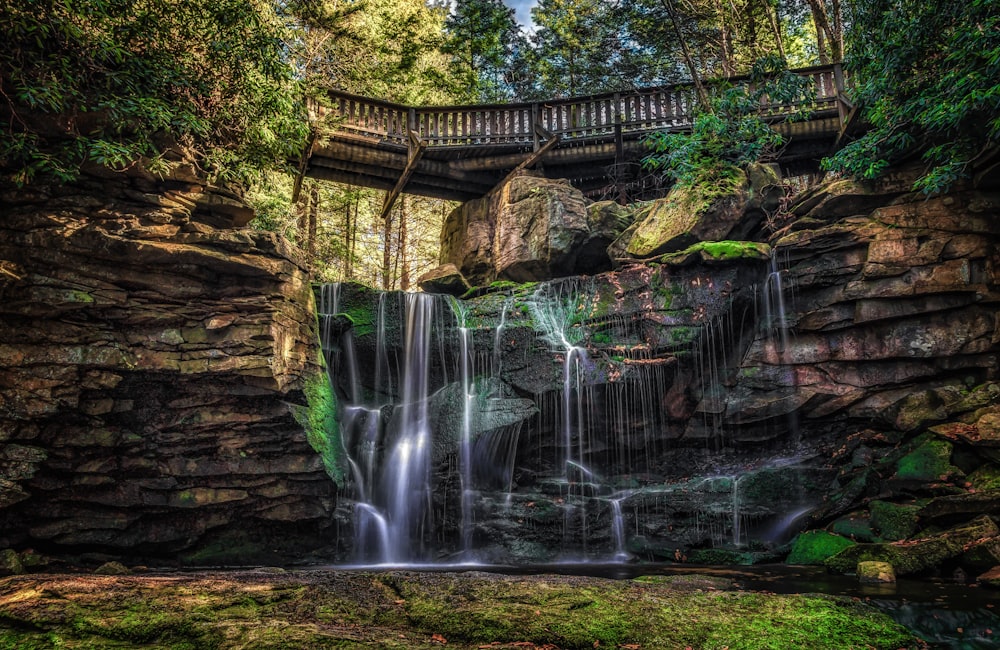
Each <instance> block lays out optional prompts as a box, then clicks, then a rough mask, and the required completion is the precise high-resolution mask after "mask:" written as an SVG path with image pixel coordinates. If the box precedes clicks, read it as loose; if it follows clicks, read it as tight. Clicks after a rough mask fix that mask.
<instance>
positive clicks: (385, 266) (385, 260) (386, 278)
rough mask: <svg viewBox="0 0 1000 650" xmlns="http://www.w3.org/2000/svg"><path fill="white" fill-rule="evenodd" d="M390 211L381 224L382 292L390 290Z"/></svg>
mask: <svg viewBox="0 0 1000 650" xmlns="http://www.w3.org/2000/svg"><path fill="white" fill-rule="evenodd" d="M392 235H393V232H392V210H389V211H388V212H386V215H385V222H384V223H383V224H382V245H383V248H382V290H383V291H390V290H391V289H392V286H391V280H392Z"/></svg>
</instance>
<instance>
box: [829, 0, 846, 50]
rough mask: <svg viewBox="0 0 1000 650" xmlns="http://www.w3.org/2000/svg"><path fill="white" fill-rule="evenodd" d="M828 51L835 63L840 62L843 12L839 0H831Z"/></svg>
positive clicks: (842, 47) (842, 46)
mask: <svg viewBox="0 0 1000 650" xmlns="http://www.w3.org/2000/svg"><path fill="white" fill-rule="evenodd" d="M830 53H831V55H832V56H833V60H834V62H835V63H840V62H841V61H843V60H844V14H843V11H842V10H841V7H840V0H833V25H832V27H831V32H830Z"/></svg>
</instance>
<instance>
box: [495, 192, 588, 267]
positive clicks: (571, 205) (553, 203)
mask: <svg viewBox="0 0 1000 650" xmlns="http://www.w3.org/2000/svg"><path fill="white" fill-rule="evenodd" d="M587 216H588V215H587V205H586V201H585V199H584V198H583V195H582V194H581V193H580V192H579V191H578V190H576V189H575V188H573V186H572V185H570V184H569V183H568V182H567V181H551V180H548V179H538V178H532V177H528V176H520V177H517V178H514V179H513V180H511V181H510V182H509V183H507V184H506V185H505V186H503V187H502V188H500V190H499V192H498V201H497V203H496V231H495V234H494V238H493V263H494V267H495V269H496V277H497V278H500V279H507V280H514V281H515V282H528V281H535V280H547V279H549V278H553V277H561V276H565V275H569V274H571V273H572V272H573V271H574V269H575V268H576V256H577V254H578V252H579V249H580V247H581V246H582V245H583V243H584V242H585V241H586V240H587V238H588V236H589V234H590V227H589V223H588V218H587Z"/></svg>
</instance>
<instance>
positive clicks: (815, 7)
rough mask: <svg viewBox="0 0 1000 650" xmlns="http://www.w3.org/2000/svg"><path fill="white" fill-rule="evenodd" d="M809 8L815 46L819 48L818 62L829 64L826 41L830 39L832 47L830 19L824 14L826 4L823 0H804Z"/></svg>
mask: <svg viewBox="0 0 1000 650" xmlns="http://www.w3.org/2000/svg"><path fill="white" fill-rule="evenodd" d="M806 2H808V3H809V9H811V10H812V17H813V24H814V25H815V26H816V48H817V49H818V50H819V62H820V63H821V64H822V65H829V64H830V63H831V61H830V54H829V53H828V52H827V45H826V44H827V41H830V44H831V49H832V48H833V43H832V42H833V37H832V35H831V34H830V20H829V19H828V18H827V15H826V5H824V4H823V0H806Z"/></svg>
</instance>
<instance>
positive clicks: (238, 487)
mask: <svg viewBox="0 0 1000 650" xmlns="http://www.w3.org/2000/svg"><path fill="white" fill-rule="evenodd" d="M2 201H3V204H4V206H5V209H4V217H3V220H2V222H0V269H2V272H0V296H2V300H0V341H2V344H0V368H2V370H0V388H2V390H0V547H8V546H11V547H15V548H20V547H25V546H31V547H35V548H38V549H45V550H46V551H48V552H66V551H74V550H88V549H100V550H102V551H105V552H110V553H114V554H121V555H133V556H136V555H143V554H147V555H150V556H157V555H163V554H166V553H171V554H172V553H177V552H181V551H191V552H193V551H196V550H199V549H200V550H203V551H204V550H205V547H206V544H207V543H208V542H209V540H210V539H211V538H214V539H216V540H221V539H223V538H227V536H229V537H228V539H230V543H229V546H228V548H226V547H225V546H226V545H223V548H222V549H221V552H219V553H216V554H215V555H214V556H211V557H210V556H208V555H206V556H204V558H205V559H206V560H207V561H210V562H212V561H239V559H240V557H239V556H240V555H241V554H243V555H245V556H246V557H245V558H243V559H245V560H246V561H253V556H254V554H255V553H257V552H258V551H260V550H262V549H263V548H264V546H263V545H265V544H269V543H270V541H271V540H269V539H268V535H269V534H271V533H274V534H275V535H276V536H277V538H280V537H281V536H282V535H286V534H287V535H288V538H289V539H291V538H293V537H294V538H296V539H299V540H301V541H302V543H303V546H304V547H305V548H308V547H309V546H310V545H311V546H316V545H317V544H318V543H319V541H320V538H319V537H318V535H322V534H325V533H323V532H322V531H323V529H324V528H325V526H327V525H328V522H329V513H330V512H331V510H332V507H333V501H334V499H335V487H334V484H333V482H332V481H331V479H330V478H329V476H327V472H326V471H325V469H324V464H323V460H322V459H321V456H320V454H318V453H317V452H316V451H314V449H313V445H311V444H310V441H308V440H307V435H306V431H305V430H304V428H303V426H302V425H300V424H299V423H298V421H297V420H296V419H295V417H294V411H295V410H296V409H300V410H302V411H308V406H307V405H308V403H309V401H310V400H309V399H307V397H306V396H307V394H308V393H310V390H309V389H310V386H311V385H315V378H316V377H322V368H321V367H320V366H319V365H318V359H317V353H316V350H315V347H314V343H313V341H314V340H315V338H316V331H315V325H314V322H315V321H314V316H313V308H314V307H313V298H312V293H311V290H310V287H309V284H308V281H307V275H306V273H305V272H304V270H303V268H302V267H301V266H300V265H299V264H298V263H297V262H296V261H295V258H294V256H293V254H292V251H291V250H289V249H288V246H287V244H285V243H284V242H283V241H282V240H279V239H276V238H275V237H273V236H272V235H270V234H264V233H252V232H249V231H240V230H232V229H230V228H229V226H232V225H233V224H234V223H239V222H240V221H241V220H245V218H246V216H247V212H248V211H247V209H246V208H245V206H243V207H240V206H241V204H240V203H239V202H238V201H237V199H236V198H235V197H234V196H233V195H229V194H225V193H219V192H217V191H214V190H211V189H207V188H205V187H204V186H202V185H199V184H197V183H195V182H193V181H192V180H178V179H173V180H166V181H158V180H155V179H151V178H143V177H141V176H131V177H122V176H117V177H111V178H97V177H84V178H83V179H82V180H81V181H80V182H78V183H76V184H72V185H63V186H47V187H34V188H30V189H15V188H3V197H2ZM220 227H224V228H220ZM312 401H313V402H314V404H315V401H316V400H312ZM313 442H314V443H316V444H317V446H322V445H321V444H319V443H317V441H315V440H314V441H313ZM236 538H239V540H240V546H239V547H238V548H237V545H236V544H235V543H232V541H233V540H235V539H236ZM266 548H267V551H268V552H270V551H273V550H274V549H278V548H280V547H278V546H275V545H270V546H267V547H266ZM216 550H219V549H216ZM296 552H300V549H299V550H297V551H296Z"/></svg>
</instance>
